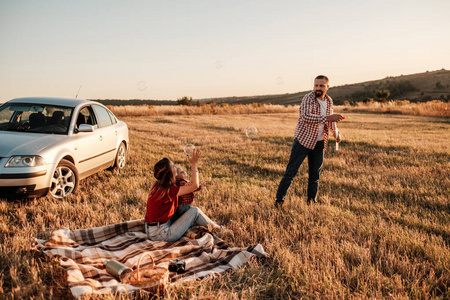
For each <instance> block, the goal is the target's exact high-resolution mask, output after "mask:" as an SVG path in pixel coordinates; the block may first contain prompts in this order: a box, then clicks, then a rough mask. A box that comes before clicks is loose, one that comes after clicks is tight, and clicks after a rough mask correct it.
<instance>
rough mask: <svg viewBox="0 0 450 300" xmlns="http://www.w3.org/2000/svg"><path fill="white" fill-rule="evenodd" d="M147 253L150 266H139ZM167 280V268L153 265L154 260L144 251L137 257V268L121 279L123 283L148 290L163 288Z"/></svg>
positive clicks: (153, 290)
mask: <svg viewBox="0 0 450 300" xmlns="http://www.w3.org/2000/svg"><path fill="white" fill-rule="evenodd" d="M146 255H148V256H149V257H150V258H151V260H152V266H151V267H145V268H141V267H140V266H141V260H142V258H143V257H144V256H146ZM168 280H169V270H168V269H167V268H163V267H158V266H155V261H154V260H153V257H152V255H151V254H150V253H148V252H145V253H143V254H142V255H141V257H139V260H138V263H137V269H136V270H134V271H132V272H130V273H128V274H127V275H126V276H125V278H124V279H123V280H122V282H123V283H126V284H130V285H133V286H135V287H139V288H142V289H145V290H148V291H152V292H155V291H159V290H162V289H164V287H165V286H166V285H167V283H168Z"/></svg>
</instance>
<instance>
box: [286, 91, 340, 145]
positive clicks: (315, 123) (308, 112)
mask: <svg viewBox="0 0 450 300" xmlns="http://www.w3.org/2000/svg"><path fill="white" fill-rule="evenodd" d="M325 99H326V100H327V114H326V115H327V116H328V115H331V114H333V99H331V97H330V96H328V95H325ZM318 101H319V100H317V99H316V95H315V94H314V92H311V93H309V94H306V95H305V96H304V97H303V100H302V103H301V104H300V116H299V117H298V122H297V127H296V128H295V133H294V137H295V138H296V139H297V140H298V142H299V143H300V145H302V146H303V147H305V148H308V149H314V147H315V146H316V142H317V136H318V135H319V124H321V123H324V124H325V126H324V128H323V141H324V148H325V149H326V148H327V145H328V130H329V129H330V127H331V129H332V132H333V134H334V133H335V132H337V127H336V123H334V122H327V117H326V116H322V115H321V114H320V104H319V102H318ZM335 130H336V131H335Z"/></svg>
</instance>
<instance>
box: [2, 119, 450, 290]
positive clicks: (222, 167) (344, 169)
mask: <svg viewBox="0 0 450 300" xmlns="http://www.w3.org/2000/svg"><path fill="white" fill-rule="evenodd" d="M345 115H346V116H347V118H346V120H344V121H343V122H341V123H340V124H339V125H340V126H339V127H340V130H341V133H342V136H343V142H341V144H340V149H339V151H334V150H333V149H334V141H331V142H330V146H329V149H328V151H327V152H326V154H325V156H326V157H325V163H324V171H323V173H322V177H321V182H320V187H319V201H320V204H318V205H315V206H307V205H306V199H305V195H306V183H307V171H306V170H307V164H306V162H305V164H304V165H302V166H301V168H300V171H299V174H298V175H297V177H296V178H295V179H294V181H293V184H292V186H291V188H290V189H289V191H288V195H287V201H286V204H285V208H284V211H278V210H275V209H274V208H273V202H274V198H275V193H276V189H277V186H278V183H279V181H280V179H281V176H282V175H283V172H284V169H285V167H286V164H287V161H288V158H289V152H290V148H291V144H292V136H293V131H294V128H295V124H296V122H297V118H298V113H297V111H295V112H284V113H276V114H271V113H266V114H231V115H155V116H129V117H123V118H122V119H123V120H125V121H126V122H127V124H128V126H129V129H130V138H131V143H130V145H131V146H130V149H129V152H128V155H129V160H128V162H127V166H126V168H125V169H124V170H123V171H122V172H121V173H119V174H113V173H111V172H109V171H104V172H101V173H99V174H97V175H94V176H91V177H89V178H87V179H86V180H84V181H83V182H82V183H81V186H80V190H79V192H78V194H77V195H74V196H73V197H71V198H70V199H67V200H64V201H56V200H52V199H50V198H49V197H46V198H41V199H36V200H31V201H13V202H6V201H0V242H1V245H0V247H1V251H0V270H1V275H0V276H1V277H0V283H1V284H0V286H1V290H0V298H5V299H16V298H17V299H20V298H35V299H51V298H54V299H67V298H70V297H71V294H70V290H69V289H68V287H67V282H66V278H65V272H64V270H63V269H62V268H61V267H60V266H59V264H58V262H57V260H54V259H49V258H47V257H45V256H43V255H42V254H40V253H34V252H33V251H32V250H31V244H32V242H33V240H34V238H36V237H37V238H41V239H45V238H48V237H49V236H50V234H51V232H52V231H54V230H57V229H60V228H70V229H71V230H74V229H77V228H88V227H95V226H102V225H106V224H112V223H117V222H121V221H126V220H131V219H138V218H142V217H143V216H144V213H145V202H146V197H147V193H148V190H149V188H150V185H151V183H152V180H153V178H152V175H151V174H152V168H153V165H154V163H155V162H156V161H157V160H159V159H160V158H162V157H164V156H167V157H169V158H171V159H172V160H173V161H174V162H175V163H177V164H181V165H182V166H183V167H184V168H187V167H188V164H187V162H186V159H185V157H184V154H183V147H184V145H185V144H186V143H188V142H190V143H193V144H195V145H196V147H198V148H200V149H201V150H202V152H203V157H202V159H201V162H200V166H199V169H200V177H201V181H206V182H207V188H206V189H205V190H202V191H201V192H199V193H197V194H196V200H195V202H194V203H195V204H196V205H198V206H199V207H201V208H202V210H204V211H205V212H206V213H207V214H208V215H209V216H211V217H212V218H213V219H214V220H216V221H217V222H218V223H220V224H224V225H226V226H227V227H229V228H230V229H232V230H233V231H234V232H235V236H234V238H228V239H227V241H228V242H229V243H230V244H231V245H232V246H237V247H243V246H249V245H254V244H257V243H260V244H262V245H263V247H264V249H265V250H266V251H267V252H268V253H269V254H270V258H268V259H266V260H264V261H259V262H257V261H253V262H251V263H250V264H249V265H246V266H245V267H243V268H242V269H240V270H237V271H233V272H229V273H226V274H225V275H224V276H221V277H219V278H217V279H214V280H203V281H198V282H190V283H186V284H184V285H181V286H177V287H171V288H169V289H168V291H167V294H166V298H167V299H213V298H214V299H299V298H304V299H342V298H344V299H407V298H411V299H448V298H449V297H450V293H449V291H448V287H449V286H450V202H449V192H450V176H449V175H450V144H449V143H448V140H449V138H450V123H449V121H448V119H446V118H435V117H424V116H409V115H395V114H387V115H386V114H379V113H358V112H351V111H346V112H345ZM250 126H254V127H256V128H258V134H259V135H258V138H257V139H255V140H250V139H248V138H246V136H245V129H246V128H247V127H250ZM110 298H114V297H113V296H103V297H95V298H94V299H110ZM125 298H126V297H125Z"/></svg>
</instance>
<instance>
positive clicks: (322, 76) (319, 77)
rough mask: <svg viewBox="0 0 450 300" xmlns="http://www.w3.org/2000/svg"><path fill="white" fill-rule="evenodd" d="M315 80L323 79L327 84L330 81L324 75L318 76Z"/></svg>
mask: <svg viewBox="0 0 450 300" xmlns="http://www.w3.org/2000/svg"><path fill="white" fill-rule="evenodd" d="M315 79H325V80H326V81H327V83H328V82H330V80H329V79H328V77H327V76H325V75H319V76H317V77H316V78H315ZM315 79H314V80H315Z"/></svg>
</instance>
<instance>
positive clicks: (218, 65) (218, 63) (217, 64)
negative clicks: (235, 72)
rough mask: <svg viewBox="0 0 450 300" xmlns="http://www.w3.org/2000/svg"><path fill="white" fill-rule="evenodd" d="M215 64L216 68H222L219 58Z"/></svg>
mask: <svg viewBox="0 0 450 300" xmlns="http://www.w3.org/2000/svg"><path fill="white" fill-rule="evenodd" d="M215 65H216V69H222V67H223V64H222V61H221V60H217V61H216V63H215Z"/></svg>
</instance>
